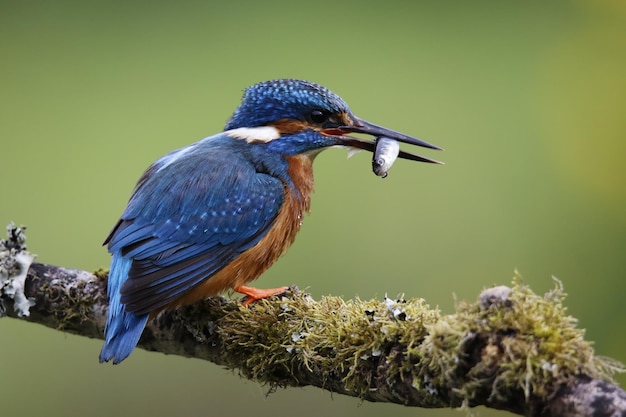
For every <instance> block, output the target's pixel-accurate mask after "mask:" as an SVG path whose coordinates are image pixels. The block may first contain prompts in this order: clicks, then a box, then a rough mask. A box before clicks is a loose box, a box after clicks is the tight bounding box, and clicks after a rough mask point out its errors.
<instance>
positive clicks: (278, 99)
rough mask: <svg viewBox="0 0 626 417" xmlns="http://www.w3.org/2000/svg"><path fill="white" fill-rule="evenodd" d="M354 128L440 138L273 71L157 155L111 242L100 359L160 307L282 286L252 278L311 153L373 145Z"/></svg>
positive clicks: (286, 232) (278, 244) (274, 244)
mask: <svg viewBox="0 0 626 417" xmlns="http://www.w3.org/2000/svg"><path fill="white" fill-rule="evenodd" d="M351 133H359V134H366V135H369V136H372V137H387V138H390V139H393V140H397V141H400V142H404V143H407V144H411V145H416V146H421V147H425V148H430V149H436V150H440V149H441V148H439V147H437V146H435V145H432V144H430V143H428V142H426V141H423V140H421V139H417V138H414V137H412V136H408V135H405V134H402V133H400V132H396V131H393V130H391V129H387V128H384V127H381V126H378V125H375V124H373V123H369V122H367V121H365V120H363V119H360V118H358V117H357V116H355V115H354V114H353V113H352V111H351V110H350V108H349V107H348V105H347V104H346V102H345V101H344V100H343V99H341V98H340V97H339V96H338V95H336V94H335V93H333V92H331V91H330V90H328V89H327V88H325V87H323V86H321V85H319V84H316V83H313V82H309V81H304V80H296V79H276V80H271V81H265V82H261V83H258V84H255V85H253V86H251V87H249V88H247V89H246V90H244V94H243V98H242V100H241V103H240V105H239V106H238V107H237V109H236V110H235V111H234V113H233V114H232V117H230V119H229V120H228V121H227V123H226V125H225V127H224V131H223V132H222V133H218V134H216V135H213V136H209V137H207V138H205V139H202V140H200V141H198V142H195V143H193V144H191V145H189V146H186V147H183V148H180V149H177V150H174V151H172V152H170V153H168V154H166V155H165V156H163V157H161V158H160V159H158V160H156V161H155V162H154V163H153V164H152V165H150V166H149V167H148V168H147V169H146V171H145V172H144V173H143V175H142V176H141V177H140V178H139V180H138V182H137V184H136V186H135V188H134V190H133V191H132V194H131V197H130V199H129V201H128V204H127V206H126V208H125V210H124V211H123V213H122V215H121V216H120V218H119V220H118V221H117V223H116V224H115V226H114V227H113V229H112V230H111V232H110V233H109V235H108V237H107V238H106V240H105V241H104V245H106V246H107V249H108V251H109V252H110V254H111V256H112V258H111V265H110V269H109V276H108V282H107V294H108V297H109V309H108V312H107V320H106V325H105V331H104V333H105V342H104V345H103V347H102V350H101V352H100V356H99V360H100V362H109V361H112V362H113V364H118V363H120V362H121V361H123V360H124V359H126V358H127V357H128V356H129V355H130V354H131V352H132V351H133V350H134V348H135V347H136V345H137V343H138V342H139V339H140V337H141V334H142V332H143V330H144V328H145V326H146V324H147V323H148V321H149V320H151V319H153V318H154V317H155V316H156V315H157V314H158V313H159V312H161V311H163V310H172V309H176V308H178V307H181V306H184V305H189V304H193V303H196V302H199V301H201V300H204V299H207V298H208V297H211V296H216V295H219V294H220V293H223V292H225V291H228V290H234V291H235V292H238V293H241V294H244V295H246V296H247V298H246V299H245V301H244V305H248V304H249V303H251V302H254V301H257V300H260V299H263V298H266V297H270V296H272V295H276V294H280V293H282V292H284V291H285V290H286V289H287V287H281V288H274V289H258V288H254V287H251V286H248V285H247V284H248V283H249V282H250V281H252V280H254V279H256V278H258V277H259V276H260V275H261V274H262V273H263V272H265V271H266V270H267V269H268V268H269V267H270V266H271V265H272V264H273V263H274V262H275V261H277V260H278V258H279V257H280V256H281V255H282V254H283V253H284V252H285V251H286V249H287V248H288V247H289V246H290V245H291V244H292V243H293V242H294V239H295V237H296V233H297V232H298V230H299V229H300V226H301V224H302V218H303V216H304V215H305V214H307V213H308V212H309V209H310V203H311V193H312V191H313V185H314V182H313V161H314V159H315V157H316V156H317V155H318V154H319V153H320V152H321V151H322V150H324V149H327V148H331V147H344V148H348V149H349V150H350V149H351V150H366V151H369V152H374V151H375V149H376V142H375V141H372V140H367V139H362V138H358V137H354V136H349V134H351ZM399 157H400V158H403V159H409V160H414V161H420V162H428V163H439V161H437V160H434V159H430V158H426V157H422V156H419V155H414V154H411V153H408V152H405V151H400V154H399Z"/></svg>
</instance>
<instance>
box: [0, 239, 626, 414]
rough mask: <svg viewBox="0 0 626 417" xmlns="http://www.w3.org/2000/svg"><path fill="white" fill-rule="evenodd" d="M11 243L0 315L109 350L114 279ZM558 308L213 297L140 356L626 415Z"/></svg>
mask: <svg viewBox="0 0 626 417" xmlns="http://www.w3.org/2000/svg"><path fill="white" fill-rule="evenodd" d="M13 237H14V238H15V236H13ZM16 239H17V238H15V239H13V240H12V236H11V233H10V234H9V239H8V240H4V241H0V244H2V245H3V246H0V312H2V313H3V314H4V315H7V316H9V317H13V318H16V319H22V320H28V321H31V322H35V323H40V324H43V325H45V326H48V327H52V328H55V329H58V330H60V331H65V332H69V333H74V334H79V335H83V336H86V337H92V338H102V334H103V329H104V323H105V318H106V311H107V296H106V275H107V274H106V272H105V271H97V272H96V273H89V272H85V271H80V270H74V269H67V268H62V267H57V266H53V265H46V264H40V263H33V264H32V265H31V264H30V261H29V259H32V258H29V257H28V256H26V255H27V252H26V251H25V248H24V247H23V242H22V246H20V245H19V244H18V243H19V242H17V240H16ZM20 255H21V256H20ZM20 276H21V279H22V282H23V297H21V298H20V297H19V296H18V294H17V293H18V292H19V287H20V284H19V283H15V282H14V278H15V277H20ZM16 288H17V290H16ZM563 298H564V294H563V291H562V287H561V286H560V283H558V282H557V283H556V286H555V289H554V290H552V291H550V292H549V293H547V294H545V295H543V296H539V295H536V294H534V293H533V292H532V291H531V290H530V289H529V288H528V287H526V286H524V285H522V284H520V283H519V282H518V281H517V280H516V281H514V283H513V285H512V286H511V287H505V286H500V287H494V288H490V289H486V290H484V291H482V292H481V293H480V295H479V297H478V299H477V301H476V302H474V303H469V302H464V303H459V304H458V305H457V308H456V312H455V313H453V314H449V315H443V314H441V312H439V311H438V310H433V309H430V308H429V306H428V305H427V304H426V303H425V301H424V300H422V299H408V300H404V299H398V300H392V299H388V298H385V299H384V300H359V299H355V300H347V301H346V300H343V299H341V298H338V297H323V298H322V299H320V300H319V301H316V300H313V299H312V298H311V297H310V296H308V295H307V294H304V293H302V292H300V291H298V289H297V288H290V289H289V290H288V291H287V292H286V293H284V294H282V295H279V296H275V297H272V298H270V299H268V300H262V301H259V302H255V303H253V304H252V305H250V306H249V307H243V306H242V305H241V301H240V300H230V299H226V298H222V297H216V298H211V299H208V300H206V301H204V302H202V303H198V304H195V305H193V306H187V307H183V308H180V309H178V310H176V311H170V312H163V313H161V314H159V315H158V316H157V317H156V318H155V320H154V321H152V322H151V323H149V324H148V326H147V328H146V330H145V331H144V334H143V336H142V338H141V340H140V342H139V347H140V348H143V349H147V350H151V351H158V352H162V353H166V354H175V355H182V356H187V357H195V358H200V359H205V360H208V361H211V362H214V363H217V364H220V365H223V366H226V367H228V368H231V369H237V370H238V371H239V373H240V375H242V376H243V377H246V378H249V379H252V380H255V381H258V382H260V383H262V384H267V385H269V386H270V387H272V388H278V387H291V386H293V387H295V386H307V385H312V386H316V387H320V388H323V389H326V390H329V391H332V392H335V393H340V394H344V395H350V396H354V397H359V398H362V399H363V400H366V401H378V402H393V403H398V404H403V405H406V406H415V407H428V408H436V407H461V406H465V407H474V406H478V405H484V406H487V407H491V408H496V409H502V410H508V411H510V412H513V413H516V414H520V415H533V416H624V415H626V393H625V392H624V391H623V390H622V389H621V388H619V387H618V386H617V385H616V384H615V382H614V381H613V380H612V374H613V373H614V372H617V371H621V369H622V368H621V365H620V364H618V363H617V362H614V361H611V360H608V359H605V358H600V357H597V356H596V355H595V354H594V351H593V349H592V347H591V343H590V342H588V341H586V340H584V337H583V336H584V331H583V330H581V329H578V328H577V327H576V320H575V319H574V318H572V317H571V316H568V315H566V314H565V309H564V307H563V306H562V300H563ZM94 360H97V353H96V352H94ZM127 360H132V356H131V357H130V358H129V359H127ZM103 366H104V365H103ZM120 366H123V364H122V365H120Z"/></svg>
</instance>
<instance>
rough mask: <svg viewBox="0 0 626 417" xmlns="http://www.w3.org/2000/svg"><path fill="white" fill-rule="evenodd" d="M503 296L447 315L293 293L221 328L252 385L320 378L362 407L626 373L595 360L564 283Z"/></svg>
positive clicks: (232, 360) (457, 398)
mask: <svg viewBox="0 0 626 417" xmlns="http://www.w3.org/2000/svg"><path fill="white" fill-rule="evenodd" d="M503 288H505V290H506V291H504V292H503V294H505V296H504V297H503V298H501V299H499V298H498V297H495V298H494V299H493V300H492V301H490V302H485V301H484V300H482V301H479V302H475V303H468V302H463V303H459V304H458V305H457V312H456V313H455V314H451V315H446V316H442V315H441V314H440V312H439V311H438V310H433V309H430V308H429V306H428V305H427V304H426V303H425V302H424V300H422V299H409V300H402V299H401V300H389V299H385V300H383V301H379V300H369V301H363V300H359V299H356V300H351V301H345V300H342V299H341V298H338V297H323V298H322V299H321V300H320V301H319V302H316V301H314V300H312V299H311V298H310V297H308V296H307V295H304V294H291V295H289V296H285V297H283V298H282V299H281V301H280V302H276V301H272V300H262V301H259V302H256V303H254V304H252V305H251V306H250V307H239V308H237V309H235V310H233V311H230V312H228V313H227V314H225V315H224V316H223V317H221V318H220V320H219V324H218V326H216V328H217V331H218V332H220V335H221V338H222V341H223V346H224V350H225V354H226V358H227V359H226V364H227V366H229V367H232V368H237V369H239V370H240V372H241V374H242V375H244V376H246V377H247V378H252V379H255V380H257V381H259V382H261V383H266V384H269V385H270V386H272V387H277V386H287V385H296V384H298V383H299V381H300V379H304V378H306V379H307V381H309V380H310V378H315V377H319V378H321V381H316V383H315V385H318V386H322V387H326V388H328V389H331V390H334V391H350V392H353V393H356V394H357V395H359V396H361V397H362V398H366V397H368V396H370V394H371V391H372V390H376V389H380V388H381V387H382V386H383V385H384V386H385V387H386V388H385V389H388V390H392V389H394V388H393V387H398V386H407V385H408V386H410V387H411V389H413V390H415V391H416V392H417V394H415V393H413V394H412V395H418V396H419V398H420V401H421V403H422V404H423V406H441V404H448V405H450V404H458V405H461V404H467V405H473V404H475V403H476V402H477V401H482V402H483V403H484V398H489V399H490V400H492V401H497V400H498V399H500V398H505V397H508V398H511V395H517V396H520V397H521V398H522V400H524V399H525V401H530V400H531V398H537V397H545V396H547V395H549V394H550V393H552V392H554V388H555V387H556V386H557V385H559V384H561V383H564V382H567V380H568V379H570V378H573V377H575V376H577V375H582V374H584V375H588V376H590V377H594V378H600V379H605V380H609V381H610V380H611V377H612V373H614V372H615V371H618V370H620V369H621V366H620V365H619V364H616V363H611V362H610V361H607V360H605V359H602V358H598V357H596V356H594V351H593V348H592V344H591V343H590V342H588V341H585V340H584V330H582V329H579V328H577V327H576V324H577V322H576V320H575V319H574V318H572V317H571V316H569V315H567V314H566V309H565V307H563V305H562V301H563V298H564V296H565V294H564V293H563V288H562V286H561V284H560V282H558V281H557V282H556V286H555V288H554V290H552V291H550V292H548V293H547V294H545V295H544V296H543V297H542V296H539V295H536V294H534V293H533V292H532V291H531V290H530V289H529V288H528V287H526V286H524V285H522V284H521V283H520V282H519V279H516V280H515V281H514V282H513V287H512V289H508V288H507V287H503ZM242 323H245V325H242ZM381 378H383V379H382V380H381ZM333 381H341V384H340V385H337V383H336V382H333ZM331 383H332V384H334V385H332V386H331V385H330V384H331ZM327 384H329V385H328V386H327ZM396 394H398V395H397V398H405V397H402V395H400V394H406V393H394V392H393V391H392V392H390V393H389V395H391V396H394V395H396Z"/></svg>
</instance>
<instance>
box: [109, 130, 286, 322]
mask: <svg viewBox="0 0 626 417" xmlns="http://www.w3.org/2000/svg"><path fill="white" fill-rule="evenodd" d="M224 140H229V141H235V143H238V142H239V141H236V140H233V139H230V138H226V137H224V136H223V135H218V136H216V137H213V138H208V139H205V140H204V141H201V142H198V143H196V144H193V145H191V146H190V147H188V148H183V149H181V150H178V151H174V152H171V153H170V154H168V155H166V156H164V157H163V158H161V159H159V160H158V161H157V162H155V163H154V164H153V165H152V166H151V167H150V168H148V170H147V171H146V174H144V176H142V178H141V179H140V180H139V182H138V184H137V186H136V188H135V190H134V192H133V195H132V197H131V199H130V201H129V203H128V206H127V208H126V210H125V211H124V213H123V214H122V216H121V219H120V221H119V222H118V224H117V225H116V227H115V228H114V229H113V231H112V232H111V234H110V235H109V237H108V238H107V240H106V242H105V243H108V248H109V251H110V252H112V253H119V254H120V256H122V257H123V258H124V259H127V260H128V262H130V266H129V267H128V270H127V277H128V278H125V279H124V280H123V282H121V283H120V285H119V289H118V292H119V291H121V293H122V295H121V299H120V302H121V303H122V304H124V305H125V311H128V312H130V311H134V312H137V313H140V315H141V314H144V313H147V312H150V311H152V310H155V309H157V308H160V307H162V306H164V305H166V304H168V303H170V302H171V301H173V300H175V299H176V298H177V297H179V296H181V295H182V294H183V293H185V292H187V291H188V290H190V289H191V288H193V287H194V286H195V285H197V284H198V283H200V282H201V281H203V280H204V279H207V278H209V277H210V276H211V275H213V274H214V273H216V272H217V271H219V270H220V269H222V268H223V267H224V266H226V265H228V264H229V263H230V262H231V261H232V260H233V259H234V258H236V257H237V256H238V255H239V254H240V253H242V252H243V251H245V250H247V249H249V248H250V247H252V246H253V245H255V244H256V243H257V242H258V241H259V240H260V239H261V238H262V237H263V236H264V235H265V233H266V232H267V230H268V229H269V228H270V227H271V224H272V223H273V221H274V219H275V218H276V215H277V214H278V212H279V210H280V207H281V205H282V203H283V200H284V186H283V184H282V183H281V181H280V180H279V179H277V178H275V177H273V176H271V175H268V174H265V173H261V172H257V169H258V167H256V166H254V165H252V164H251V163H250V162H249V160H248V159H247V158H245V151H243V150H242V152H241V153H237V152H233V149H232V144H230V145H229V146H230V147H229V148H228V149H227V148H225V147H223V146H221V145H220V141H224Z"/></svg>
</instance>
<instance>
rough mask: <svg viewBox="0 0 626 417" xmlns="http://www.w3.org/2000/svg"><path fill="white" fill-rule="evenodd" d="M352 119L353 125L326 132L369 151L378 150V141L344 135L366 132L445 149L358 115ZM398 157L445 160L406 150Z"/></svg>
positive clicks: (435, 161)
mask: <svg viewBox="0 0 626 417" xmlns="http://www.w3.org/2000/svg"><path fill="white" fill-rule="evenodd" d="M352 119H353V121H354V124H353V125H346V126H339V127H336V128H332V129H327V130H325V131H324V133H325V134H328V135H332V136H339V137H340V138H341V141H342V145H344V146H350V147H353V148H358V149H363V150H366V151H369V152H375V151H376V142H373V141H369V140H363V139H358V138H353V137H351V136H344V135H345V134H347V133H364V134H366V135H372V136H375V137H377V138H378V137H381V136H384V137H387V138H390V139H394V140H397V141H398V142H403V143H408V144H410V145H416V146H421V147H423V148H429V149H435V150H438V151H442V150H443V148H440V147H439V146H436V145H433V144H432V143H428V142H426V141H424V140H421V139H418V138H414V137H412V136H408V135H405V134H404V133H400V132H396V131H395V130H391V129H387V128H386V127H382V126H378V125H375V124H374V123H370V122H368V121H366V120H363V119H359V118H358V117H355V116H352ZM398 157H399V158H403V159H409V160H412V161H419V162H428V163H432V164H443V162H440V161H437V160H436V159H430V158H426V157H424V156H419V155H415V154H412V153H409V152H405V151H400V154H399V155H398Z"/></svg>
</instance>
